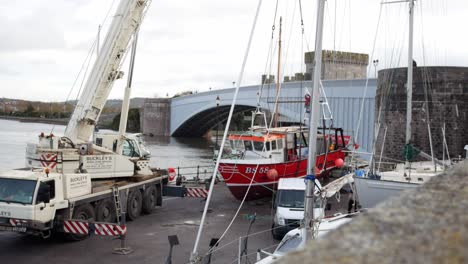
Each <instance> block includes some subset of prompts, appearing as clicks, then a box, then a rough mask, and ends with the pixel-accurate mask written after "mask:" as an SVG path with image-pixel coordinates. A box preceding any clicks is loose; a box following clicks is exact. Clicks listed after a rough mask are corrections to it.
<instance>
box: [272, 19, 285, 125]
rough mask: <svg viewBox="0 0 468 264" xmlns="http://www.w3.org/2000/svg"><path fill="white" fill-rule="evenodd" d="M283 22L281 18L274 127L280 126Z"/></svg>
mask: <svg viewBox="0 0 468 264" xmlns="http://www.w3.org/2000/svg"><path fill="white" fill-rule="evenodd" d="M282 21H283V18H282V17H280V22H279V38H278V72H277V76H276V103H275V105H276V106H275V117H274V121H273V127H277V126H278V99H279V95H280V90H281V78H280V73H281V70H280V69H281V26H282Z"/></svg>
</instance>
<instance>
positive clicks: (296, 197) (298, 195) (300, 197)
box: [278, 190, 304, 208]
mask: <svg viewBox="0 0 468 264" xmlns="http://www.w3.org/2000/svg"><path fill="white" fill-rule="evenodd" d="M278 206H281V207H288V208H304V190H278Z"/></svg>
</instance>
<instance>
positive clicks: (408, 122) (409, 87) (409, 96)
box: [405, 0, 414, 145]
mask: <svg viewBox="0 0 468 264" xmlns="http://www.w3.org/2000/svg"><path fill="white" fill-rule="evenodd" d="M413 11H414V0H409V36H408V81H407V84H406V96H407V97H406V142H405V143H406V145H409V144H410V143H411V119H412V116H411V114H412V113H411V112H412V100H413V20H414V19H413V17H414V12H413Z"/></svg>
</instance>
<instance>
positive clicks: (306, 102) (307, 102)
mask: <svg viewBox="0 0 468 264" xmlns="http://www.w3.org/2000/svg"><path fill="white" fill-rule="evenodd" d="M310 98H311V97H310V94H306V95H304V106H309V105H310Z"/></svg>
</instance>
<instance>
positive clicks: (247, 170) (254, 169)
mask: <svg viewBox="0 0 468 264" xmlns="http://www.w3.org/2000/svg"><path fill="white" fill-rule="evenodd" d="M256 172H257V167H247V168H245V173H256ZM267 172H268V167H260V168H258V173H267Z"/></svg>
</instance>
